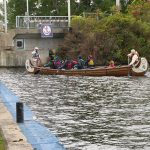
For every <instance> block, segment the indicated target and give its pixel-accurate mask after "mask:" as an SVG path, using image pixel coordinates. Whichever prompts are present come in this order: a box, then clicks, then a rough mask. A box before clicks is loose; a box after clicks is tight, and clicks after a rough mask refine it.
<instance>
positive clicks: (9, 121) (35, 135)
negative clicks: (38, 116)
mask: <svg viewBox="0 0 150 150" xmlns="http://www.w3.org/2000/svg"><path fill="white" fill-rule="evenodd" d="M17 102H19V98H18V97H17V96H16V95H15V94H14V93H13V92H12V91H11V90H10V89H8V88H7V87H6V86H5V85H4V84H3V83H1V82H0V128H1V130H2V133H3V135H4V138H5V139H6V143H7V150H65V148H64V146H63V145H62V144H61V143H60V142H59V140H58V138H57V137H56V136H55V135H54V134H52V133H51V131H50V130H49V129H48V128H46V127H45V126H44V125H42V124H41V123H40V122H38V121H36V120H34V119H33V118H34V117H35V116H34V114H33V112H32V111H31V110H30V108H29V107H27V106H26V105H24V121H23V123H16V103H17Z"/></svg>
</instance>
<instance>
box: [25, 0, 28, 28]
mask: <svg viewBox="0 0 150 150" xmlns="http://www.w3.org/2000/svg"><path fill="white" fill-rule="evenodd" d="M26 5H27V11H26V13H25V15H26V21H27V29H29V1H28V0H27V4H26Z"/></svg>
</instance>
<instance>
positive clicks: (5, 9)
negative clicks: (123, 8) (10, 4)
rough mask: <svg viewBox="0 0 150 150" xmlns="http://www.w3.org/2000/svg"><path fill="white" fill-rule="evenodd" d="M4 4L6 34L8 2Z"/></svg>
mask: <svg viewBox="0 0 150 150" xmlns="http://www.w3.org/2000/svg"><path fill="white" fill-rule="evenodd" d="M3 4H4V23H5V33H7V2H6V0H3Z"/></svg>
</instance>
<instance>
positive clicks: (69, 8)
mask: <svg viewBox="0 0 150 150" xmlns="http://www.w3.org/2000/svg"><path fill="white" fill-rule="evenodd" d="M70 26H71V6H70V0H68V27H70Z"/></svg>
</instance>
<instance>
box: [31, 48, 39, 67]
mask: <svg viewBox="0 0 150 150" xmlns="http://www.w3.org/2000/svg"><path fill="white" fill-rule="evenodd" d="M32 58H33V62H34V63H35V66H36V67H38V66H40V65H41V58H40V54H39V48H38V47H35V48H34V50H33V51H32Z"/></svg>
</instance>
